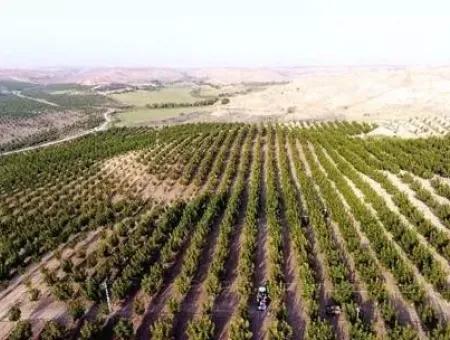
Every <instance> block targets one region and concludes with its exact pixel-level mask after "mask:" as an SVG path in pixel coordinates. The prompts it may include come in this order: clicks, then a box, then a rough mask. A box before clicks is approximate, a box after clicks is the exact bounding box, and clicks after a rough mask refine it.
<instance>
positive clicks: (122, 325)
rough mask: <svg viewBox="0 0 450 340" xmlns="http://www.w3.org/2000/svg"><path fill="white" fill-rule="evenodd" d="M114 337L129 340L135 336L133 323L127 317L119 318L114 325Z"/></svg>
mask: <svg viewBox="0 0 450 340" xmlns="http://www.w3.org/2000/svg"><path fill="white" fill-rule="evenodd" d="M113 332H114V337H115V338H116V339H120V340H127V339H132V338H133V335H134V334H133V325H132V324H131V322H130V321H129V320H127V319H119V321H118V322H117V323H116V325H115V326H114V330H113Z"/></svg>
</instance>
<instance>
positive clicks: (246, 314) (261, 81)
mask: <svg viewBox="0 0 450 340" xmlns="http://www.w3.org/2000/svg"><path fill="white" fill-rule="evenodd" d="M449 104H450V68H445V67H439V68H438V67H436V68H417V67H416V68H411V67H409V68H406V67H387V66H376V67H375V66H374V67H348V68H346V67H330V68H325V67H323V68H321V67H310V68H284V69H281V68H280V69H275V68H274V69H237V68H236V69H186V70H178V69H121V68H114V69H113V68H111V69H108V68H105V69H88V70H79V69H73V70H70V69H69V70H59V69H55V70H40V71H33V70H0V231H1V232H0V339H43V340H50V339H86V340H87V339H165V340H166V339H192V340H197V339H236V340H241V339H242V340H244V339H361V340H363V339H364V340H366V339H405V340H406V339H408V340H409V339H439V340H444V339H450V326H449V325H450V323H449V321H450V134H449V131H450V111H449V110H448V105H449ZM261 286H264V287H266V288H267V291H268V297H269V301H268V305H267V309H266V310H259V309H258V303H257V291H258V288H259V287H261Z"/></svg>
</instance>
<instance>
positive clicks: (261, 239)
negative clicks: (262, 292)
mask: <svg viewBox="0 0 450 340" xmlns="http://www.w3.org/2000/svg"><path fill="white" fill-rule="evenodd" d="M263 141H264V143H263V144H262V148H261V162H262V164H263V171H261V185H260V187H261V196H260V201H261V206H260V215H259V216H258V236H257V241H256V244H257V246H256V263H255V278H254V285H253V286H254V287H258V286H260V285H263V284H264V283H265V282H266V281H267V278H268V273H267V256H268V255H267V217H266V214H265V211H266V177H267V175H266V172H267V164H266V163H267V157H266V155H267V143H266V139H265V138H264V139H261V142H263ZM250 300H251V301H255V303H254V304H252V305H251V306H250V308H249V320H250V329H251V332H252V333H253V338H254V339H263V338H264V337H265V335H266V332H267V326H268V325H267V322H265V320H266V316H267V312H260V311H258V309H257V307H256V296H255V299H254V300H253V299H250Z"/></svg>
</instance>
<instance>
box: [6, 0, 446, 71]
mask: <svg viewBox="0 0 450 340" xmlns="http://www.w3.org/2000/svg"><path fill="white" fill-rule="evenodd" d="M352 64H358V65H360V64H420V65H430V64H438V65H442V64H450V1H444V0H442V1H438V0H410V1H404V0H370V1H368V0H336V1H330V0H308V1H305V0H296V1H295V0H293V1H285V0H272V1H264V0H222V1H214V0H157V1H155V0H146V1H144V0H142V1H141V0H126V1H125V0H123V1H116V0H0V68H8V67H39V66H170V67H202V66H205V67H209V66H254V67H259V66H302V65H352Z"/></svg>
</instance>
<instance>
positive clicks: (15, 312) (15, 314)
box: [8, 306, 22, 321]
mask: <svg viewBox="0 0 450 340" xmlns="http://www.w3.org/2000/svg"><path fill="white" fill-rule="evenodd" d="M8 315H9V321H18V320H19V319H20V317H21V315H22V312H21V311H20V308H19V307H17V306H12V307H11V309H10V310H9V313H8Z"/></svg>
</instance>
